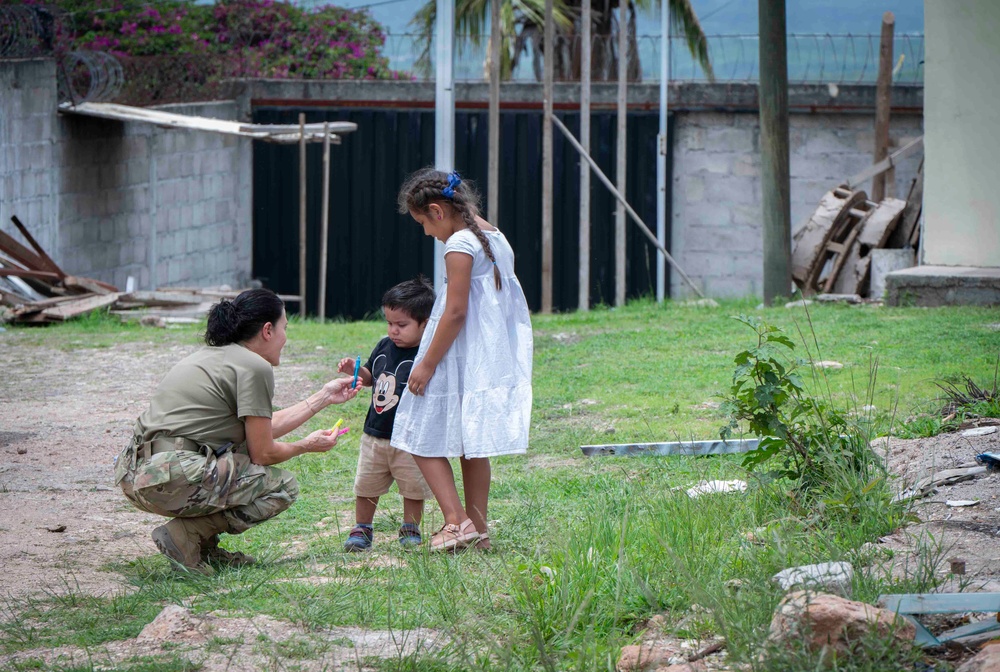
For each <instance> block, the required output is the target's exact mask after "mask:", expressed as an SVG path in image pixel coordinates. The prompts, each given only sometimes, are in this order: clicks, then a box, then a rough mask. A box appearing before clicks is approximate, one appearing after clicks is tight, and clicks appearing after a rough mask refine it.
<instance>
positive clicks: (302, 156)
mask: <svg viewBox="0 0 1000 672" xmlns="http://www.w3.org/2000/svg"><path fill="white" fill-rule="evenodd" d="M299 316H301V317H305V316H306V115H305V112H299Z"/></svg>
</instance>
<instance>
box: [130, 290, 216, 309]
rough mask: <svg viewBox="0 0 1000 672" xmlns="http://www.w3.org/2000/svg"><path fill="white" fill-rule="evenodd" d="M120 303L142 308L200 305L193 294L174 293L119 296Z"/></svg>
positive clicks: (197, 298) (148, 292) (134, 293)
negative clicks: (138, 305)
mask: <svg viewBox="0 0 1000 672" xmlns="http://www.w3.org/2000/svg"><path fill="white" fill-rule="evenodd" d="M120 296H121V300H122V302H134V303H138V304H140V305H143V306H186V305H191V304H196V303H201V301H202V299H201V298H200V297H198V296H197V295H195V294H187V293H174V292H170V291H156V292H151V291H138V292H126V293H122V294H120Z"/></svg>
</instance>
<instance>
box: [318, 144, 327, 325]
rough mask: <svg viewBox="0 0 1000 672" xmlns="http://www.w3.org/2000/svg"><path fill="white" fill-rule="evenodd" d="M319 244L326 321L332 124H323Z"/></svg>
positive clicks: (321, 297) (321, 311)
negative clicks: (321, 208) (321, 207)
mask: <svg viewBox="0 0 1000 672" xmlns="http://www.w3.org/2000/svg"><path fill="white" fill-rule="evenodd" d="M320 226H321V227H322V228H320V243H319V319H320V321H323V320H325V319H326V258H327V246H328V245H329V241H330V124H323V214H322V216H321V218H320Z"/></svg>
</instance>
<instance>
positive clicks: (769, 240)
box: [758, 0, 792, 305]
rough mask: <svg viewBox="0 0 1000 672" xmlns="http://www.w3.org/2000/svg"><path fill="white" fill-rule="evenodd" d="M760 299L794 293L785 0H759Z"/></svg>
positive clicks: (769, 301) (771, 301) (767, 301)
mask: <svg viewBox="0 0 1000 672" xmlns="http://www.w3.org/2000/svg"><path fill="white" fill-rule="evenodd" d="M758 9H759V17H760V18H759V20H760V150H761V151H760V153H761V171H760V172H761V191H762V192H763V193H762V198H761V206H762V209H763V212H762V221H763V229H764V231H763V235H764V302H765V303H767V304H768V305H770V304H771V303H773V302H774V301H775V299H778V298H780V297H787V296H788V295H789V294H790V293H791V291H792V273H791V257H792V250H791V237H792V236H791V228H792V227H791V217H792V216H791V200H790V197H789V176H788V49H787V46H786V36H785V0H758Z"/></svg>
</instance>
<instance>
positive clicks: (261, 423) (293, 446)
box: [243, 415, 337, 467]
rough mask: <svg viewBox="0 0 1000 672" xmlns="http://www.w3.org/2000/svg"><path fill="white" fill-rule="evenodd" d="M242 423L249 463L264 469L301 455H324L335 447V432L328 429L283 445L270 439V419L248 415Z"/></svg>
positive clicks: (319, 430) (271, 430)
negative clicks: (244, 430)
mask: <svg viewBox="0 0 1000 672" xmlns="http://www.w3.org/2000/svg"><path fill="white" fill-rule="evenodd" d="M243 422H244V425H245V426H246V435H247V452H248V453H249V454H250V461H251V462H253V463H254V464H258V465H260V466H264V467H266V466H269V465H272V464H280V463H282V462H285V461H287V460H290V459H292V458H293V457H296V456H298V455H302V454H303V453H325V452H326V451H328V450H330V449H331V448H333V447H334V446H335V445H337V436H336V432H332V431H330V430H329V429H318V430H316V431H315V432H313V433H312V434H310V435H309V436H307V437H305V438H304V439H299V440H298V441H295V442H294V443H285V442H282V441H275V440H274V438H273V437H272V433H273V431H274V430H273V428H272V426H271V419H270V418H262V417H258V416H254V415H248V416H247V417H245V418H244V419H243Z"/></svg>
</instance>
